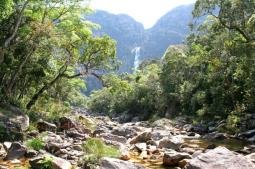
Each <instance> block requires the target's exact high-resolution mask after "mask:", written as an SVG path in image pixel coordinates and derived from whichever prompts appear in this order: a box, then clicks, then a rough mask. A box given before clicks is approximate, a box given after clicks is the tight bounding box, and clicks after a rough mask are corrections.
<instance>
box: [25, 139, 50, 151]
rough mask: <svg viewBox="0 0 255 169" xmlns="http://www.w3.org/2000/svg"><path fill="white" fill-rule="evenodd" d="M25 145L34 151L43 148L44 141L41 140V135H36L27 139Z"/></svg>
mask: <svg viewBox="0 0 255 169" xmlns="http://www.w3.org/2000/svg"><path fill="white" fill-rule="evenodd" d="M26 145H27V146H28V147H29V148H32V149H34V150H36V151H39V150H41V149H43V148H44V146H45V143H44V141H43V140H42V138H41V137H37V138H33V139H30V140H27V142H26Z"/></svg>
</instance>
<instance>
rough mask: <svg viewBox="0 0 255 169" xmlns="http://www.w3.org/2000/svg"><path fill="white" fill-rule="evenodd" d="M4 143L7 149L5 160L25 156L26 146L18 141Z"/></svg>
mask: <svg viewBox="0 0 255 169" xmlns="http://www.w3.org/2000/svg"><path fill="white" fill-rule="evenodd" d="M4 145H5V149H6V151H7V155H6V157H5V160H14V159H19V158H23V157H24V155H25V154H26V152H27V149H26V147H25V146H23V145H22V144H20V143H18V142H13V143H5V144H4Z"/></svg>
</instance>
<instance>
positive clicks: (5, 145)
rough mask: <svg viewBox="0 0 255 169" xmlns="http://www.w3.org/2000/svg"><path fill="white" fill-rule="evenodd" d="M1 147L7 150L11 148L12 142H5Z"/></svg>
mask: <svg viewBox="0 0 255 169" xmlns="http://www.w3.org/2000/svg"><path fill="white" fill-rule="evenodd" d="M3 146H4V148H5V150H8V149H9V148H11V146H12V142H9V141H6V142H4V144H3Z"/></svg>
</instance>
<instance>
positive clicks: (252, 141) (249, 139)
mask: <svg viewBox="0 0 255 169" xmlns="http://www.w3.org/2000/svg"><path fill="white" fill-rule="evenodd" d="M247 141H249V142H251V143H254V142H255V135H254V136H253V137H250V138H248V139H247Z"/></svg>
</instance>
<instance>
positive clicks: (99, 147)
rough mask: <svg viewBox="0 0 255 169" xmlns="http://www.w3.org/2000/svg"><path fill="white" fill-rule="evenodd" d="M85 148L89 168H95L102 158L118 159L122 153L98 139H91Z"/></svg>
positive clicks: (84, 145)
mask: <svg viewBox="0 0 255 169" xmlns="http://www.w3.org/2000/svg"><path fill="white" fill-rule="evenodd" d="M83 148H84V150H85V151H86V153H87V155H86V156H85V157H84V161H85V162H86V165H87V166H90V167H92V168H93V167H95V166H96V165H97V164H98V163H99V160H100V159H101V158H102V157H113V158H117V157H119V156H120V152H119V150H118V149H117V148H115V147H113V146H109V145H105V143H104V142H103V141H102V140H101V139H98V138H89V139H88V140H86V142H85V143H84V144H83Z"/></svg>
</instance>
